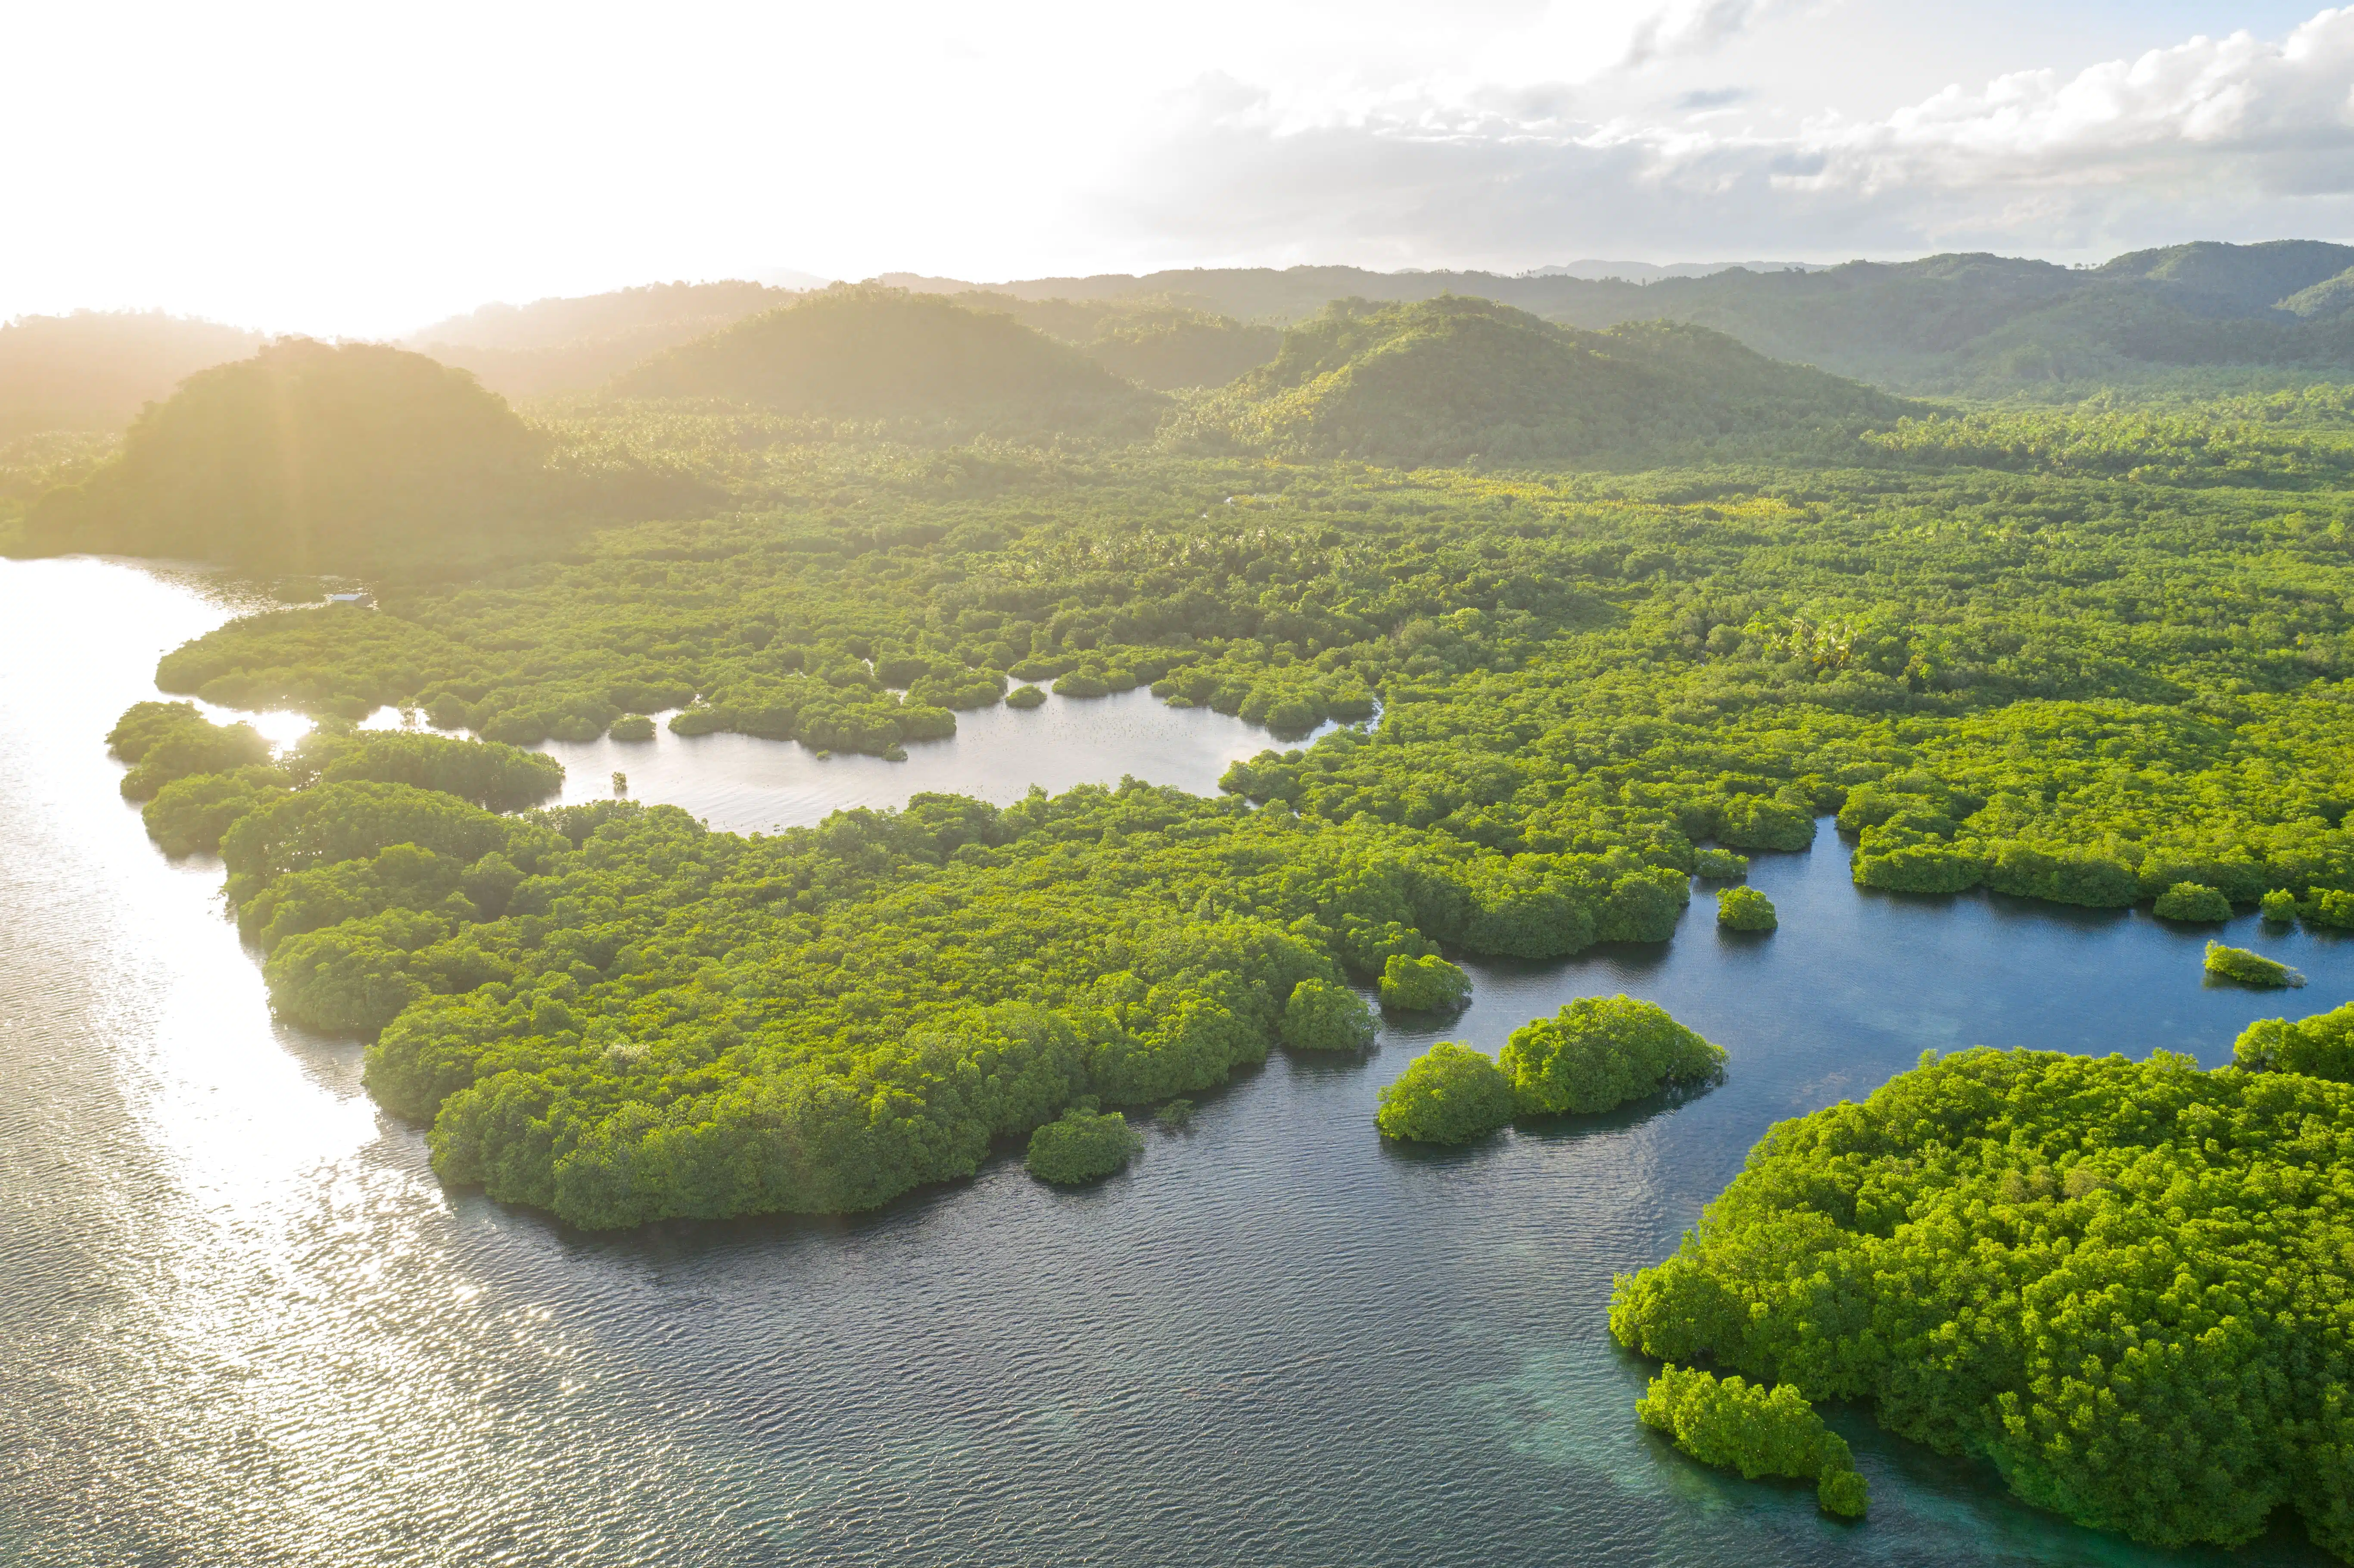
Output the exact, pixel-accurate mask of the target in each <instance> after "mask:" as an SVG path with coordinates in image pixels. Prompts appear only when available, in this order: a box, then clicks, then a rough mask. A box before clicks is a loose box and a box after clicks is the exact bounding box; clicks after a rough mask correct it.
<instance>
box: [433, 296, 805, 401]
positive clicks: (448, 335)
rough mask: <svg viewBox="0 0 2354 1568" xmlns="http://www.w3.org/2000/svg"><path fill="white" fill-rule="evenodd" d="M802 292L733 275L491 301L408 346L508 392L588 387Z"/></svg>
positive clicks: (524, 394) (440, 324) (439, 325)
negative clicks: (712, 279) (601, 291)
mask: <svg viewBox="0 0 2354 1568" xmlns="http://www.w3.org/2000/svg"><path fill="white" fill-rule="evenodd" d="M800 297H801V292H800V291H797V290H793V289H779V288H770V287H768V286H766V285H764V284H760V283H751V282H745V281H741V280H730V281H722V282H716V283H648V284H645V285H643V286H642V287H640V288H634V289H619V290H616V291H613V292H611V293H609V294H587V295H581V296H578V297H574V298H566V299H545V300H535V301H533V302H531V303H529V304H527V305H508V304H489V305H484V306H482V308H481V309H479V310H476V311H473V312H471V313H468V314H465V315H462V316H451V317H449V318H448V319H447V320H444V321H439V322H435V323H433V324H432V325H430V326H426V327H420V328H419V329H418V330H417V331H416V332H414V333H411V334H409V335H408V337H406V338H403V339H402V340H401V346H403V347H405V348H409V349H414V350H416V351H417V352H418V353H420V354H427V355H431V356H432V357H434V358H435V359H438V360H440V362H441V363H442V364H444V365H450V366H456V367H457V368H459V369H461V370H471V371H472V372H473V373H474V375H475V376H476V377H477V378H479V379H480V380H481V381H482V385H483V386H485V387H489V388H490V389H491V390H492V391H493V392H497V393H500V394H503V395H504V396H505V397H545V396H546V395H547V394H549V393H554V392H575V391H585V390H587V389H588V388H589V387H597V386H599V385H601V384H603V383H604V382H606V381H609V380H610V379H612V378H613V377H614V376H619V375H620V374H621V372H623V371H625V370H627V369H629V368H630V367H631V366H634V365H636V364H638V363H639V362H641V361H642V360H644V359H646V358H648V357H649V356H651V355H656V354H659V353H661V352H662V351H663V349H666V348H672V347H675V346H676V345H677V344H682V343H691V342H693V341H694V340H695V339H696V338H699V337H704V336H707V335H708V334H712V333H715V332H718V331H720V330H721V329H722V328H725V327H728V326H732V325H734V324H735V323H737V322H739V321H742V320H743V319H744V318H745V317H746V316H749V315H757V314H758V313H760V312H762V311H768V310H774V309H776V308H777V307H778V306H779V305H784V304H790V302H793V301H794V300H797V299H799V298H800Z"/></svg>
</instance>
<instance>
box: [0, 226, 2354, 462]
mask: <svg viewBox="0 0 2354 1568" xmlns="http://www.w3.org/2000/svg"><path fill="white" fill-rule="evenodd" d="M1701 266H1702V264H1698V263H1679V264H1676V265H1675V266H1672V267H1655V268H1651V269H1650V270H1651V272H1653V273H1656V274H1659V275H1658V276H1656V277H1655V278H1654V279H1653V281H1648V282H1643V281H1631V280H1630V279H1629V278H1628V277H1625V276H1619V277H1605V278H1595V277H1583V276H1575V275H1573V274H1574V273H1577V272H1583V271H1586V270H1613V271H1617V272H1622V273H1624V272H1633V271H1636V270H1637V269H1636V268H1635V267H1633V266H1632V265H1631V264H1621V263H1617V262H1575V263H1568V264H1565V265H1564V266H1563V267H1560V268H1553V269H1545V270H1541V271H1539V272H1537V273H1531V274H1523V275H1519V276H1505V275H1502V274H1498V273H1487V272H1374V271H1369V270H1363V269H1361V268H1352V267H1294V268H1288V269H1284V270H1273V269H1266V268H1233V269H1193V270H1177V271H1163V272H1154V273H1147V274H1143V275H1141V276H1128V275H1124V274H1105V275H1098V276H1094V277H1087V278H1043V279H1031V280H1026V281H1013V282H1005V283H994V284H987V285H978V284H971V283H966V282H962V281H957V280H953V279H943V278H935V277H928V276H922V275H917V274H912V273H894V274H888V275H886V278H885V280H884V282H885V285H886V286H892V287H905V288H907V289H908V290H909V291H912V292H915V293H918V294H927V295H947V296H949V297H950V298H951V299H953V301H954V302H955V303H956V304H958V305H960V306H962V307H965V308H967V309H968V310H971V311H988V312H994V313H1001V314H1002V315H1007V316H1011V317H1012V318H1013V319H1014V320H1016V321H1018V322H1021V323H1023V324H1025V325H1028V326H1031V327H1034V328H1035V329H1037V330H1038V331H1040V332H1042V333H1044V334H1046V335H1047V336H1048V337H1050V338H1053V339H1055V340H1058V341H1059V342H1060V343H1062V344H1066V345H1068V346H1071V347H1073V348H1076V350H1077V351H1078V352H1079V353H1080V354H1081V355H1084V356H1085V357H1086V358H1087V359H1090V360H1093V361H1094V362H1095V363H1096V364H1097V365H1099V366H1103V367H1105V368H1106V369H1108V370H1109V371H1111V372H1113V373H1114V374H1116V375H1117V376H1121V377H1124V378H1126V379H1127V380H1129V381H1131V382H1133V383H1135V384H1137V385H1139V386H1140V387H1146V388H1150V389H1153V390H1162V391H1172V390H1179V389H1184V388H1204V387H1221V386H1224V385H1226V384H1227V383H1229V382H1231V381H1233V380H1234V379H1235V377H1236V376H1240V375H1242V374H1243V373H1244V372H1246V371H1247V370H1249V369H1251V368H1253V367H1254V366H1259V365H1263V364H1266V363H1267V361H1268V360H1269V359H1271V358H1272V357H1273V356H1274V355H1275V354H1276V352H1277V347H1278V342H1279V336H1280V332H1279V329H1280V328H1281V327H1282V326H1284V325H1286V324H1289V323H1296V322H1302V321H1306V320H1309V319H1310V318H1312V317H1314V316H1316V315H1317V314H1318V313H1320V312H1322V311H1323V310H1324V309H1325V308H1326V306H1327V305H1329V304H1330V303H1331V302H1333V301H1335V300H1342V299H1357V300H1364V301H1369V302H1375V303H1380V302H1413V301H1419V300H1428V299H1435V298H1437V297H1440V296H1442V295H1446V294H1455V295H1461V296H1468V297H1473V298H1479V299H1488V300H1493V301H1496V302H1499V303H1502V304H1508V305H1511V306H1514V307H1516V308H1518V309H1521V310H1523V311H1527V312H1529V313H1532V314H1535V315H1539V316H1543V317H1544V318H1546V319H1547V320H1550V321H1553V322H1554V323H1560V324H1564V325H1569V326H1575V327H1582V328H1585V329H1589V330H1600V329H1604V328H1608V327H1612V326H1616V325H1618V324H1621V323H1628V322H1636V321H1654V320H1657V321H1682V322H1690V323H1696V324H1699V325H1702V326H1706V327H1710V328H1712V329H1713V330H1715V331H1717V332H1720V333H1723V334H1725V335H1727V336H1729V337H1732V338H1734V339H1735V340H1737V341H1738V342H1740V343H1742V344H1745V345H1747V346H1748V347H1749V348H1751V349H1754V350H1755V351H1756V352H1757V353H1759V354H1762V355H1766V356H1767V357H1769V358H1774V359H1781V360H1787V361H1791V362H1794V363H1797V364H1806V365H1814V366H1819V367H1821V368H1823V369H1826V370H1829V371H1832V372H1834V373H1836V374H1838V375H1841V376H1850V377H1853V378H1856V379H1860V380H1863V381H1868V382H1871V383H1872V384H1874V385H1876V386H1880V387H1884V388H1888V389H1890V390H1893V391H1898V392H1902V393H1908V394H1925V395H1932V396H1949V397H1972V398H1977V397H1987V398H2003V397H2036V398H2068V397H2079V396H2084V395H2088V394H2090V393H2092V392H2094V391H2099V390H2103V389H2112V388H2113V389H2117V390H2122V391H2127V392H2131V391H2134V390H2137V389H2141V390H2159V389H2168V388H2177V389H2179V388H2191V389H2196V388H2200V387H2264V386H2296V385H2303V384H2309V383H2314V382H2328V381H2346V380H2354V246H2345V245H2335V244H2327V243H2322V242H2319V241H2310V240H2284V241H2276V242H2271V243H2266V244H2260V245H2223V244H2215V243H2208V242H2200V243H2194V244H2188V245H2179V246H2171V247H2167V248H2163V249H2153V250H2145V251H2137V252H2133V253H2131V254H2128V255H2126V256H2120V257H2117V258H2115V260H2111V261H2109V262H2107V263H2105V264H2104V265H2102V266H2100V267H2096V268H2066V267H2060V266H2055V265H2053V264H2052V263H2049V262H2043V261H2035V260H2020V259H2016V258H2004V257H1998V256H1990V255H1946V256H1934V257H1929V258H1925V259H1924V260H1918V261H1905V262H1864V261H1858V262H1850V263H1847V264H1844V265H1841V266H1837V267H1828V268H1817V269H1813V270H1800V269H1798V268H1796V267H1792V268H1787V269H1785V270H1775V271H1760V270H1750V269H1749V268H1746V267H1732V268H1726V269H1723V270H1711V271H1707V272H1706V273H1705V275H1700V276H1669V275H1666V274H1669V273H1672V272H1677V271H1679V270H1687V269H1690V270H1698V269H1699V268H1700V267H1701ZM805 297H808V296H807V295H805V294H803V293H799V292H795V291H791V290H789V289H779V288H774V287H770V286H768V285H765V284H762V283H758V282H751V281H719V282H704V283H683V282H676V283H656V284H649V285H646V286H644V287H641V288H632V289H623V290H618V291H613V292H610V293H606V294H597V295H588V296H582V297H576V298H553V299H546V300H539V301H535V302H531V303H529V304H525V305H508V304H493V305H485V306H483V307H482V308H481V309H479V310H477V311H474V312H472V313H468V314H466V315H462V316H454V317H451V318H448V319H446V320H444V321H440V322H437V323H432V324H431V325H429V326H426V327H423V328H420V329H419V330H418V331H417V332H415V333H412V334H408V336H407V337H406V338H404V339H403V340H401V341H402V343H403V344H404V345H405V346H408V347H410V348H412V349H415V350H417V351H419V352H422V353H425V354H428V355H430V356H431V357H433V358H435V359H438V360H440V361H441V362H442V363H443V364H445V365H450V366H456V367H458V368H461V369H465V370H469V371H472V373H473V374H474V375H475V376H477V377H478V378H479V379H480V380H481V381H482V384H483V385H484V386H485V387H489V388H490V389H492V390H493V391H496V392H500V393H502V394H504V395H505V396H508V397H515V398H530V397H545V396H549V395H554V394H562V393H587V392H593V391H596V390H598V389H599V388H602V387H607V386H609V385H610V384H612V383H613V382H614V381H615V380H616V378H617V377H621V376H625V375H626V374H628V373H631V372H632V371H633V370H634V369H635V368H636V367H637V366H640V365H642V364H643V363H645V362H646V361H647V360H648V359H649V358H651V357H653V356H656V355H660V354H662V353H663V351H664V350H667V349H672V348H676V347H679V346H681V345H684V344H690V343H693V342H695V341H696V340H697V339H701V338H705V337H708V336H710V335H712V334H715V333H718V332H721V331H723V330H725V329H726V328H728V327H731V326H733V325H735V324H736V323H739V322H742V321H744V320H745V319H746V318H748V317H750V316H754V315H758V314H760V313H764V312H769V311H773V310H775V309H777V308H778V307H779V306H781V305H785V304H789V303H790V302H794V301H797V300H801V299H803V298H805ZM262 341H263V339H262V337H261V336H260V334H256V333H252V332H249V331H246V330H244V329H241V328H238V327H233V326H225V325H221V324H219V323H210V322H199V321H190V320H186V319H184V318H179V317H173V316H166V315H163V314H160V313H77V314H74V315H71V316H46V317H27V318H24V319H22V320H20V321H17V322H16V323H9V324H7V325H5V326H0V440H14V439H16V438H20V437H23V436H26V435H28V434H32V433H37V432H45V431H53V430H69V431H79V430H88V431H97V432H112V431H117V430H120V429H122V428H123V427H124V426H126V425H127V424H128V423H129V422H130V420H131V418H133V416H134V415H135V414H136V413H137V412H138V411H139V408H141V406H142V405H143V404H145V403H148V402H151V401H157V400H161V399H163V398H164V397H169V396H170V395H171V393H172V391H173V389H174V387H176V386H177V385H178V383H179V382H180V381H181V380H182V379H183V378H184V377H186V376H188V375H190V374H191V373H193V372H194V371H196V370H198V369H201V368H204V367H205V366H208V365H213V364H218V363H223V362H226V361H228V360H232V359H237V358H240V357H242V356H244V355H249V354H251V353H252V352H253V351H254V350H255V349H256V348H257V347H259V346H260V344H261V343H262Z"/></svg>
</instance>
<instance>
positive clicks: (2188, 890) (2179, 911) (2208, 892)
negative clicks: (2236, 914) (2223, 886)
mask: <svg viewBox="0 0 2354 1568" xmlns="http://www.w3.org/2000/svg"><path fill="white" fill-rule="evenodd" d="M2150 907H2151V913H2153V914H2155V915H2156V916H2158V918H2159V919H2161V920H2183V921H2197V922H2199V923H2200V924H2212V923H2214V922H2217V921H2222V920H2229V919H2230V918H2231V917H2232V901H2231V899H2230V898H2228V897H2227V896H2225V895H2223V894H2222V893H2221V892H2219V891H2218V890H2216V889H2215V888H2212V887H2206V886H2202V885H2200V884H2199V883H2196V882H2178V883H2176V884H2175V885H2173V886H2171V887H2169V888H2168V889H2167V890H2166V891H2165V892H2163V893H2161V894H2159V895H2158V902H2157V903H2156V904H2154V905H2152V906H2150Z"/></svg>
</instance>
